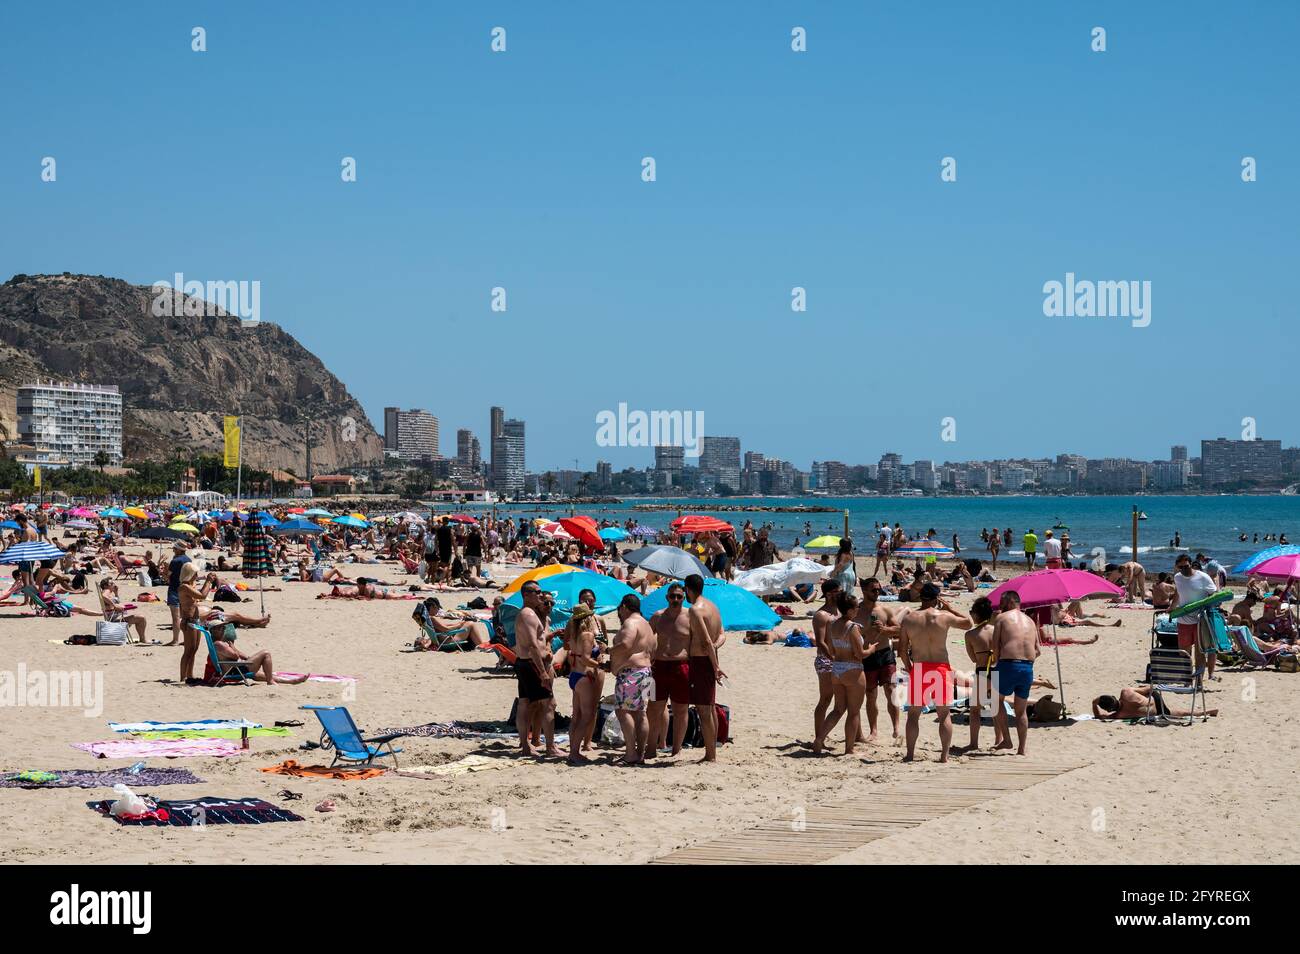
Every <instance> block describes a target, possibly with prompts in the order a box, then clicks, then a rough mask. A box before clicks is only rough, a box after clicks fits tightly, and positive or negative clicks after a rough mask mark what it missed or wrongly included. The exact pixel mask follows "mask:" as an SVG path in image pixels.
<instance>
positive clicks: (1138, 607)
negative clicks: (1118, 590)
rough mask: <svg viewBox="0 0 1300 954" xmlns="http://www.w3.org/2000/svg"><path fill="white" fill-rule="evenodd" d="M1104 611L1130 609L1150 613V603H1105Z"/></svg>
mask: <svg viewBox="0 0 1300 954" xmlns="http://www.w3.org/2000/svg"><path fill="white" fill-rule="evenodd" d="M1106 609H1131V610H1146V611H1147V612H1150V611H1151V604H1150V603H1107V604H1106Z"/></svg>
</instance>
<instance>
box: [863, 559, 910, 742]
mask: <svg viewBox="0 0 1300 954" xmlns="http://www.w3.org/2000/svg"><path fill="white" fill-rule="evenodd" d="M861 586H862V602H861V603H860V604H859V606H858V613H857V621H858V623H860V624H861V626H862V643H863V646H864V647H865V649H866V655H865V656H864V657H863V658H862V671H863V672H864V673H865V674H866V677H867V690H866V692H867V694H866V699H867V726H868V728H869V729H870V735H868V736H867V743H868V744H875V741H876V726H877V725H878V723H879V720H880V708H879V704H878V703H877V701H876V690H877V689H880V688H883V689H884V690H885V707H886V708H887V709H888V710H889V723H890V725H891V726H892V727H893V735H894V744H895V745H898V744H899V743H900V742H901V741H902V736H900V735H899V733H898V700H896V699H895V698H894V676H895V675H896V674H897V673H898V657H897V655H896V654H895V652H894V640H895V639H896V638H897V637H898V634H899V627H898V622H897V620H896V619H895V617H894V613H893V609H894V608H893V607H890V608H889V609H886V608H885V607H884V606H882V605H881V604H880V603H879V600H880V581H879V580H877V579H876V578H875V577H874V576H869V577H867V578H866V579H865V580H863V581H862V584H861Z"/></svg>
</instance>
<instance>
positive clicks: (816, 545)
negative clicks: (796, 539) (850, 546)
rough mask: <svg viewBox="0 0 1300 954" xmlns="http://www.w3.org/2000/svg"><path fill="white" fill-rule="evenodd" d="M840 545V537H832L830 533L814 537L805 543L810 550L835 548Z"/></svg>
mask: <svg viewBox="0 0 1300 954" xmlns="http://www.w3.org/2000/svg"><path fill="white" fill-rule="evenodd" d="M839 545H840V538H839V537H832V536H831V535H830V534H823V535H822V536H820V537H813V538H812V539H811V540H809V541H808V542H807V543H805V544H804V547H806V548H807V549H809V550H833V549H835V548H837V547H838V546H839Z"/></svg>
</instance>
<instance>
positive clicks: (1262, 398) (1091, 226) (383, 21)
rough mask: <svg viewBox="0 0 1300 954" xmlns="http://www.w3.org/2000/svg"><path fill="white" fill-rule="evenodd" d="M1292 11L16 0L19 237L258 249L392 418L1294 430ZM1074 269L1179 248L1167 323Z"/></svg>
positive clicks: (451, 447)
mask: <svg viewBox="0 0 1300 954" xmlns="http://www.w3.org/2000/svg"><path fill="white" fill-rule="evenodd" d="M194 26H203V27H204V28H205V29H206V30H207V42H208V52H206V53H202V54H199V53H194V52H192V51H191V50H190V31H191V28H192V27H194ZM495 26H502V27H504V28H505V29H506V31H507V46H508V49H507V52H505V53H502V54H494V53H492V52H491V50H490V48H489V43H490V31H491V29H492V28H493V27H495ZM795 26H802V27H805V28H806V29H807V34H808V51H807V52H806V53H794V52H792V51H791V49H790V31H791V29H792V27H795ZM1095 26H1102V27H1104V28H1105V29H1106V30H1107V47H1108V49H1107V51H1106V52H1105V53H1094V52H1092V50H1091V49H1090V43H1091V39H1090V31H1091V30H1092V28H1093V27H1095ZM1298 38H1300V5H1297V4H1291V3H1262V2H1261V3H1244V4H1239V5H1225V4H1211V3H1177V4H1175V3H1146V4H1132V3H1091V4H1087V5H1084V4H1069V3H1058V2H1023V3H1020V2H1007V3H997V4H970V3H965V2H948V3H944V2H940V3H924V4H921V3H904V2H896V3H856V2H855V3H848V2H843V3H834V4H833V3H812V2H806V3H719V4H709V5H702V4H689V3H655V4H651V5H633V4H625V5H624V4H617V5H616V4H609V3H565V4H547V5H540V4H536V3H512V4H505V3H501V4H435V3H384V4H379V5H360V4H332V3H315V4H310V5H308V4H292V3H284V4H278V3H277V4H260V3H259V4H254V3H238V2H235V3H229V2H228V3H208V4H204V3H197V4H194V3H191V4H175V3H157V4H149V3H133V4H128V5H119V6H107V5H103V4H98V3H78V4H59V3H50V4H40V5H35V6H33V5H23V6H17V7H14V8H13V9H10V10H8V11H7V12H6V23H5V30H4V38H3V39H2V40H0V50H2V51H3V55H0V82H2V83H3V88H5V89H7V90H10V91H11V92H12V93H13V94H14V95H11V96H10V97H8V98H7V102H6V108H5V116H4V122H3V133H2V134H0V136H2V138H0V208H3V217H4V226H5V227H4V228H3V229H0V278H2V277H7V276H8V275H9V274H12V273H14V272H27V273H35V272H62V271H72V272H87V273H92V274H105V275H111V276H115V277H120V278H124V279H127V280H128V281H132V282H137V283H141V284H147V283H150V282H153V281H156V280H159V279H164V278H169V277H170V276H171V275H172V274H173V273H175V272H177V271H181V272H184V273H185V274H186V276H187V277H189V278H199V279H204V280H206V279H213V280H240V279H244V280H258V281H260V282H261V285H262V302H261V305H262V318H263V320H266V321H273V322H276V323H278V324H280V325H282V326H283V327H284V328H285V329H286V330H288V331H289V332H291V333H292V334H294V335H295V336H296V337H297V338H298V339H299V340H300V341H302V342H303V344H304V345H306V346H307V347H308V348H310V349H311V350H312V351H314V352H315V353H316V354H317V355H319V356H320V358H321V359H322V360H323V361H324V362H325V363H326V365H327V366H328V367H329V368H330V369H331V370H332V371H334V372H335V373H336V374H337V375H338V376H339V377H340V378H341V379H342V380H343V381H344V382H345V383H346V385H347V386H348V388H349V389H350V390H351V391H352V393H353V394H354V395H355V396H356V397H357V398H358V399H359V400H360V401H361V402H362V404H363V405H364V407H365V408H366V410H367V411H368V412H369V414H370V416H371V420H372V422H373V423H375V424H376V425H378V426H380V427H382V420H383V417H382V409H383V407H384V406H385V405H389V404H395V405H400V406H402V407H424V408H427V409H428V410H430V411H432V412H433V413H435V414H437V415H438V417H439V418H440V420H441V425H442V434H443V450H444V452H445V453H454V452H455V429H456V428H458V427H465V426H469V427H472V428H473V429H474V430H475V432H476V433H478V435H479V436H480V438H481V439H483V440H484V443H485V445H486V432H487V420H488V407H489V405H491V404H500V405H502V406H504V407H505V408H506V412H507V414H508V415H510V416H519V417H522V418H524V419H525V420H526V421H527V424H528V466H529V468H530V469H534V470H541V469H547V468H554V467H568V466H572V463H573V459H574V458H577V459H578V460H580V461H581V462H582V464H583V466H584V467H590V466H593V463H594V461H595V460H596V459H597V457H600V458H604V459H608V460H611V461H613V462H614V464H615V466H616V467H621V466H642V465H645V464H646V463H648V462H649V461H650V459H651V454H650V452H649V451H648V450H645V449H640V448H628V449H622V448H600V447H597V446H596V443H595V432H596V426H595V416H596V414H597V413H598V412H599V411H601V410H604V409H613V408H616V407H617V406H618V404H619V403H620V402H626V403H627V404H628V405H629V407H630V408H633V409H644V410H647V411H649V410H655V409H664V410H669V409H680V410H692V411H694V410H698V411H703V413H704V415H705V431H706V433H712V434H728V435H737V436H739V437H741V439H742V446H743V448H744V449H745V450H759V451H762V452H765V453H767V454H768V455H770V456H779V457H785V458H788V459H790V460H793V461H794V462H795V463H796V464H797V465H799V466H801V467H806V466H807V465H808V463H809V462H810V461H811V460H812V459H840V460H844V461H848V462H853V463H857V462H867V461H874V460H875V459H876V458H877V457H878V456H879V455H880V454H881V453H882V452H884V451H896V452H898V453H900V454H902V455H903V457H904V459H905V460H911V459H914V458H933V459H936V460H943V459H967V458H982V457H996V456H1012V455H1022V454H1023V455H1038V454H1050V453H1056V452H1062V451H1072V452H1077V453H1083V454H1087V455H1090V456H1110V455H1116V456H1119V455H1131V456H1135V457H1142V458H1153V457H1156V458H1158V457H1163V456H1166V455H1167V453H1168V445H1170V444H1172V443H1185V444H1188V445H1192V447H1193V450H1192V453H1193V454H1195V453H1197V446H1198V442H1199V440H1200V439H1201V438H1202V437H1216V436H1227V437H1236V436H1239V435H1240V431H1241V419H1242V418H1243V417H1246V416H1250V417H1254V418H1255V419H1256V420H1257V422H1258V432H1259V435H1260V436H1261V437H1270V438H1281V439H1282V440H1283V441H1284V444H1292V443H1296V442H1297V441H1300V434H1298V433H1297V431H1298V430H1300V425H1297V420H1298V418H1297V415H1295V414H1294V413H1290V409H1291V408H1292V407H1293V406H1294V405H1295V401H1294V400H1293V399H1292V397H1291V391H1292V385H1291V381H1292V378H1293V375H1292V373H1291V365H1292V364H1293V362H1294V357H1295V349H1294V327H1295V323H1294V319H1295V317H1296V316H1295V309H1296V301H1297V296H1296V291H1295V281H1296V276H1297V267H1296V265H1297V251H1298V250H1300V248H1298V246H1300V240H1298V239H1297V234H1298V231H1300V230H1298V229H1297V221H1296V219H1297V216H1296V212H1297V209H1298V208H1300V203H1298V201H1297V200H1298V199H1300V184H1298V183H1300V175H1297V169H1296V164H1297V162H1298V161H1300V134H1298V133H1297V129H1298V128H1300V125H1298V124H1297V106H1296V101H1295V97H1294V91H1295V88H1296V81H1297V74H1298V73H1300V67H1297V65H1296V58H1295V55H1294V50H1295V47H1296V43H1297V39H1298ZM44 156H54V157H55V158H56V159H57V161H58V181H57V182H55V183H42V182H41V181H40V161H41V158H42V157H44ZM344 156H353V157H355V158H356V159H357V162H358V181H357V182H355V183H343V182H342V181H341V180H340V175H339V172H340V161H341V159H342V157H344ZM643 156H653V157H654V158H655V160H656V162H657V173H658V181H656V182H654V183H646V182H643V181H641V176H640V172H641V165H640V163H641V158H642V157H643ZM945 156H952V157H954V158H956V160H957V164H958V165H957V169H958V177H957V181H956V182H954V183H944V182H941V181H940V176H939V172H940V161H941V159H942V158H943V157H945ZM1244 156H1253V157H1255V158H1256V160H1257V161H1258V176H1259V179H1258V181H1257V182H1253V183H1249V184H1247V183H1243V182H1242V181H1241V175H1240V170H1241V165H1240V164H1241V160H1242V157H1244ZM1066 272H1074V273H1076V275H1078V276H1079V278H1090V279H1094V280H1139V281H1150V282H1151V283H1152V315H1151V317H1152V321H1151V324H1150V326H1149V327H1146V328H1134V327H1132V326H1131V324H1130V322H1129V321H1128V320H1125V319H1122V318H1108V319H1101V318H1048V317H1045V316H1044V314H1043V310H1042V303H1043V292H1042V287H1043V283H1044V282H1047V281H1050V280H1054V279H1055V280H1063V279H1064V277H1065V273H1066ZM796 285H798V286H803V287H804V288H806V289H807V294H808V310H807V312H805V313H801V314H799V313H794V312H792V311H791V310H790V290H791V288H792V287H793V286H796ZM494 286H503V287H505V288H506V290H507V296H508V297H507V301H508V310H507V311H506V312H505V313H494V312H492V311H491V310H490V309H489V301H490V290H491V289H492V288H493V287H494ZM948 416H951V417H954V418H955V419H956V422H957V440H956V442H952V443H946V442H943V441H942V440H941V439H940V430H941V427H940V421H941V419H942V418H944V417H948Z"/></svg>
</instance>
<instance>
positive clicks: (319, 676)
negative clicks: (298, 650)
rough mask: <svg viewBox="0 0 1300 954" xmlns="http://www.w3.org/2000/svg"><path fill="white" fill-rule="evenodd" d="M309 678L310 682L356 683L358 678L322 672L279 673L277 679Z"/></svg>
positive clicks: (276, 675)
mask: <svg viewBox="0 0 1300 954" xmlns="http://www.w3.org/2000/svg"><path fill="white" fill-rule="evenodd" d="M302 676H306V677H307V681H308V682H356V681H357V677H356V676H331V675H327V674H326V673H320V672H310V673H307V672H277V673H276V674H275V678H276V679H298V678H301V677H302Z"/></svg>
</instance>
